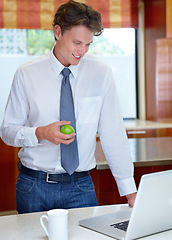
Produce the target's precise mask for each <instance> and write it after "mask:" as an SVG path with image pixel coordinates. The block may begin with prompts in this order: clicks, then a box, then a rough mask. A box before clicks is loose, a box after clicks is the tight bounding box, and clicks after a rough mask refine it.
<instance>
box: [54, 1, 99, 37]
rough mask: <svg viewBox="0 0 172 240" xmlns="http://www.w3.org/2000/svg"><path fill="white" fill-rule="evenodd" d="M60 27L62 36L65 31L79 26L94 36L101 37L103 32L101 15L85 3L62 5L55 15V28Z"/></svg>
mask: <svg viewBox="0 0 172 240" xmlns="http://www.w3.org/2000/svg"><path fill="white" fill-rule="evenodd" d="M55 25H59V26H60V27H61V30H62V34H63V33H64V32H65V30H70V29H71V28H72V27H74V26H77V25H83V26H86V27H87V28H88V29H90V30H91V31H92V32H93V34H94V36H99V35H101V33H102V32H103V29H104V28H103V25H102V22H101V14H100V13H99V12H98V11H96V10H94V9H93V8H92V7H91V6H87V5H86V4H85V3H79V2H76V1H73V0H70V1H69V2H67V3H65V4H62V5H61V6H60V7H59V8H58V9H57V12H56V13H55V16H54V21H53V27H55Z"/></svg>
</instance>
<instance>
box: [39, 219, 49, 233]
mask: <svg viewBox="0 0 172 240" xmlns="http://www.w3.org/2000/svg"><path fill="white" fill-rule="evenodd" d="M43 218H46V219H47V222H48V217H47V216H46V215H42V216H41V217H40V223H41V225H42V227H43V229H44V231H45V232H46V234H47V236H48V230H47V228H46V226H45V225H44V222H43Z"/></svg>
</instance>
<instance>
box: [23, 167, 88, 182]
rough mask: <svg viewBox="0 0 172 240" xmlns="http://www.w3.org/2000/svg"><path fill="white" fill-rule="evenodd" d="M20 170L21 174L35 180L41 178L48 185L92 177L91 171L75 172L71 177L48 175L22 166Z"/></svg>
mask: <svg viewBox="0 0 172 240" xmlns="http://www.w3.org/2000/svg"><path fill="white" fill-rule="evenodd" d="M19 170H20V172H21V173H23V174H25V175H28V176H30V177H33V178H41V179H42V180H45V181H46V182H48V183H58V182H71V180H74V181H77V180H78V179H79V178H82V177H85V176H88V175H90V171H85V172H74V173H73V174H72V175H71V176H70V175H69V174H68V173H62V174H55V173H46V172H43V171H38V170H33V169H30V168H27V167H25V166H23V165H22V164H20V167H19Z"/></svg>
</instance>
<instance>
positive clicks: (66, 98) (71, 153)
mask: <svg viewBox="0 0 172 240" xmlns="http://www.w3.org/2000/svg"><path fill="white" fill-rule="evenodd" d="M70 72H71V71H70V69H69V68H64V69H63V70H62V74H63V80H62V85H61V96H60V121H63V120H65V121H71V126H72V127H73V128H74V129H75V133H76V121H75V110H74V103H73V96H72V90H71V86H70V82H69V74H70ZM60 147H61V165H62V167H63V168H64V169H65V170H66V172H67V173H68V174H69V175H71V174H72V173H73V172H74V171H75V170H76V168H77V167H78V165H79V157H78V145H77V140H76V137H75V140H74V141H73V142H72V143H70V144H69V145H65V144H63V143H61V144H60Z"/></svg>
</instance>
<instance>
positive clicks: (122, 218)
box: [79, 170, 172, 240]
mask: <svg viewBox="0 0 172 240" xmlns="http://www.w3.org/2000/svg"><path fill="white" fill-rule="evenodd" d="M79 225H80V226H83V227H86V228H89V229H91V230H94V231H97V232H99V233H102V234H105V235H107V236H110V237H112V238H115V239H125V240H131V239H138V238H141V237H146V236H148V235H151V234H155V233H159V232H163V231H166V230H170V229H172V170H169V171H163V172H157V173H150V174H145V175H143V176H142V177H141V181H140V184H139V188H138V193H137V196H136V200H135V204H134V207H133V208H130V207H128V208H127V209H126V211H124V210H119V211H117V212H114V213H110V214H105V215H100V216H97V217H92V218H88V219H84V220H80V221H79Z"/></svg>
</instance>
